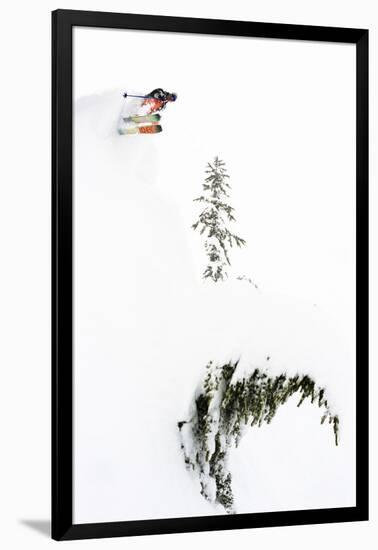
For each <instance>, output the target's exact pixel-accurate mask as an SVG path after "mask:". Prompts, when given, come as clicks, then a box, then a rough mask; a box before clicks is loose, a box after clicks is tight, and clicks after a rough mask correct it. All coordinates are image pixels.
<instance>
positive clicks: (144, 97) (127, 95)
mask: <svg viewBox="0 0 378 550" xmlns="http://www.w3.org/2000/svg"><path fill="white" fill-rule="evenodd" d="M123 97H124V98H125V99H126V97H138V98H139V99H147V98H148V97H149V96H148V95H133V94H128V93H127V92H125V93H124V94H123Z"/></svg>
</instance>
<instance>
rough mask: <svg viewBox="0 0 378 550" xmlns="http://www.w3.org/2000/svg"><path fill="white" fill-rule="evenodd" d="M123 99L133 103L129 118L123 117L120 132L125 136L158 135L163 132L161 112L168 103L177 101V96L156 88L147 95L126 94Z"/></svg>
mask: <svg viewBox="0 0 378 550" xmlns="http://www.w3.org/2000/svg"><path fill="white" fill-rule="evenodd" d="M123 97H124V98H125V99H126V101H128V103H129V100H131V101H132V102H131V103H130V104H129V105H128V108H127V116H122V124H121V125H120V127H119V128H118V132H119V133H120V134H122V135H124V134H157V133H159V132H161V131H162V127H161V126H160V124H159V121H160V118H161V116H160V114H159V112H160V111H162V110H163V109H165V107H166V106H167V104H168V103H170V102H173V101H176V99H177V95H176V94H174V93H170V92H166V91H164V90H163V89H162V88H156V89H155V90H152V92H150V93H149V94H147V95H134V94H128V93H127V92H125V93H124V94H123Z"/></svg>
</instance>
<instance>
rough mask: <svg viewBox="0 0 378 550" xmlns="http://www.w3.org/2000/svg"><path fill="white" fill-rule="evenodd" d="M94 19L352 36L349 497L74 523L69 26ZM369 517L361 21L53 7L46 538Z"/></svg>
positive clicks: (237, 32) (276, 34)
mask: <svg viewBox="0 0 378 550" xmlns="http://www.w3.org/2000/svg"><path fill="white" fill-rule="evenodd" d="M75 26H81V27H98V28H99V27H102V28H111V29H136V30H153V31H164V32H181V33H201V34H212V35H228V36H242V37H264V38H276V39H291V40H312V41H322V42H324V41H326V42H343V43H351V44H355V45H356V82H357V90H356V92H357V105H356V108H357V111H356V112H357V118H356V161H357V163H356V189H357V194H356V201H357V209H356V216H357V219H356V224H357V250H356V255H357V256H356V257H357V289H356V290H357V334H356V337H357V353H356V368H357V371H356V392H357V393H356V399H357V402H356V405H357V409H356V410H357V424H356V425H357V445H356V448H357V456H356V459H357V462H356V464H357V472H356V475H357V477H356V480H357V481H356V484H357V487H356V506H355V507H350V508H331V509H316V510H301V511H284V512H269V513H259V514H235V515H224V516H209V517H188V518H177V519H164V520H160V519H159V520H153V519H152V520H143V521H122V522H112V523H91V524H73V520H72V517H73V516H72V496H73V491H72V480H73V467H72V456H73V454H72V453H73V443H72V436H73V429H72V421H73V413H72V405H73V399H72V391H73V388H72V384H73V376H72V312H73V308H72V290H73V285H72V236H73V231H72V79H73V77H72V51H73V44H72V29H73V27H75ZM367 519H368V30H365V29H351V28H332V27H319V26H304V25H285V24H273V23H253V22H247V21H224V20H211V19H194V18H181V17H180V18H178V17H162V16H154V15H135V14H119V13H101V12H85V11H71V10H57V11H54V12H53V13H52V538H53V539H55V540H71V539H85V538H101V537H119V536H126V535H133V536H134V535H146V534H158V533H179V532H189V531H211V530H220V529H241V528H252V527H271V526H286V525H294V524H295V525H303V524H321V523H333V522H348V521H362V520H367Z"/></svg>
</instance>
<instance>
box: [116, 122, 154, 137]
mask: <svg viewBox="0 0 378 550" xmlns="http://www.w3.org/2000/svg"><path fill="white" fill-rule="evenodd" d="M162 130H163V128H162V127H161V126H160V124H150V125H148V126H135V127H132V128H120V129H119V130H118V132H119V133H120V134H121V135H131V134H158V133H159V132H161V131H162Z"/></svg>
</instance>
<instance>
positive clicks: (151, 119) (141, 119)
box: [123, 113, 161, 124]
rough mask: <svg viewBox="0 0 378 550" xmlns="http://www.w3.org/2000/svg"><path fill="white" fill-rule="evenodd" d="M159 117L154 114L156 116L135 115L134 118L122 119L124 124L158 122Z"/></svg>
mask: <svg viewBox="0 0 378 550" xmlns="http://www.w3.org/2000/svg"><path fill="white" fill-rule="evenodd" d="M160 118H161V116H160V115H159V114H158V113H156V114H151V115H145V116H138V115H135V116H128V117H125V118H124V119H123V121H124V122H135V123H137V124H138V123H139V122H159V120H160Z"/></svg>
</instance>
